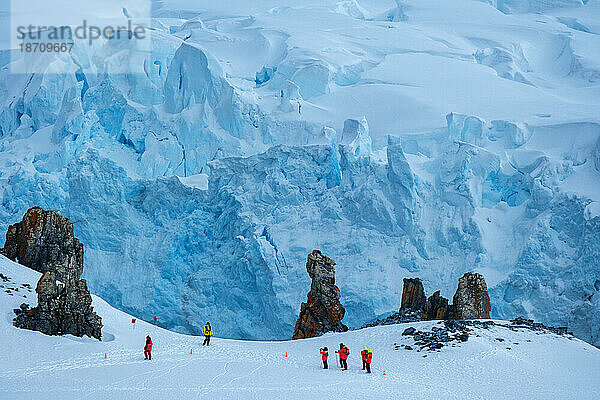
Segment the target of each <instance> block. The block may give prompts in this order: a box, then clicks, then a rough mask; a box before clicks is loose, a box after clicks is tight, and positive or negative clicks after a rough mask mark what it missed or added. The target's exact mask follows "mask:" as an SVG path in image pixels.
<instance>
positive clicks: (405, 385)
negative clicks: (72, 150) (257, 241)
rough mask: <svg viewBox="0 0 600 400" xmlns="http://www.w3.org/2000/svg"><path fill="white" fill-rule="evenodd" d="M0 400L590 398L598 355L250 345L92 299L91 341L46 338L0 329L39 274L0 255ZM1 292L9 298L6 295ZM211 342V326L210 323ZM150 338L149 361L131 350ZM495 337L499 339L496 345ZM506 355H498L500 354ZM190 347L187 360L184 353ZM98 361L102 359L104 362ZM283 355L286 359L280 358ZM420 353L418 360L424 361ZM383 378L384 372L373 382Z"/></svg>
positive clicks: (474, 343)
mask: <svg viewBox="0 0 600 400" xmlns="http://www.w3.org/2000/svg"><path fill="white" fill-rule="evenodd" d="M0 273H2V274H3V275H4V276H7V277H10V281H9V282H0V284H1V285H3V286H4V287H2V289H3V290H2V291H1V292H0V314H1V315H2V316H3V317H2V318H1V319H0V342H1V343H3V344H4V346H3V350H2V352H1V353H0V398H3V399H4V398H6V399H23V400H33V399H48V398H56V399H86V400H87V399H89V400H91V399H106V398H110V399H113V400H121V399H157V398H165V399H166V398H174V399H175V398H176V399H179V398H181V399H187V398H207V397H208V398H214V399H224V398H239V399H275V398H285V399H306V398H315V399H322V398H331V397H343V398H370V399H390V398H394V399H414V398H415V397H417V398H419V399H440V398H444V399H465V398H470V399H490V398H493V399H496V400H501V399H515V398H528V399H532V400H534V399H561V400H567V399H573V400H581V399H595V398H598V396H600V382H599V381H598V379H597V375H598V372H599V371H600V350H598V349H597V348H595V347H593V346H591V345H589V344H587V343H585V342H583V341H580V340H578V339H569V338H567V337H565V336H557V335H554V334H537V333H534V332H532V331H527V330H518V331H516V332H515V331H511V330H509V329H506V328H501V327H494V328H491V329H489V330H486V329H476V330H475V333H476V334H477V336H475V335H472V336H471V337H470V338H469V340H468V341H467V342H466V343H461V344H459V345H457V346H456V347H450V346H448V347H444V348H442V349H441V350H440V351H439V352H436V351H432V352H427V351H423V352H417V351H415V350H413V351H406V350H394V346H393V345H394V343H398V344H399V345H400V344H404V343H407V344H412V343H411V341H410V339H409V338H410V337H408V336H402V334H401V333H402V332H403V330H404V329H405V328H406V327H407V326H409V325H411V326H415V327H417V328H418V329H424V330H426V329H429V328H431V326H432V325H435V324H436V323H435V322H422V323H416V324H400V325H392V326H381V327H375V328H368V329H362V330H357V331H351V332H347V333H343V334H327V335H325V336H323V337H320V338H315V339H307V340H298V341H283V342H250V341H238V340H229V339H220V338H214V339H213V340H212V342H211V346H210V347H208V348H202V346H201V341H202V338H201V337H194V336H187V335H181V334H177V333H174V332H169V331H167V330H164V329H161V328H159V327H156V326H153V325H151V324H148V323H145V322H142V321H139V320H138V321H137V322H136V324H135V325H136V326H135V329H133V328H132V324H131V318H132V317H131V316H130V315H127V314H125V313H123V312H120V311H118V310H115V309H114V308H112V307H111V306H109V305H108V304H107V303H106V302H104V301H103V300H102V299H100V298H98V297H96V296H94V308H95V310H96V311H97V312H98V313H99V314H100V315H101V316H102V319H103V322H104V329H103V337H104V340H103V341H102V342H99V341H96V340H94V339H88V338H76V337H73V336H70V335H69V336H64V337H56V336H55V337H50V336H45V335H43V334H40V333H39V332H32V331H26V330H21V329H17V328H15V327H13V326H12V325H11V319H12V309H13V308H15V307H17V306H18V305H19V304H20V302H21V301H23V300H26V301H29V302H35V294H32V293H29V292H27V291H26V290H25V291H26V296H27V298H26V299H23V297H22V293H23V290H24V287H23V286H22V284H24V283H25V284H30V285H31V286H33V287H35V283H36V280H37V279H38V277H39V274H38V273H36V272H34V271H31V270H29V269H27V268H25V267H22V266H20V265H18V264H15V263H12V262H10V261H9V260H7V259H6V258H4V257H2V256H0ZM8 287H11V288H12V287H18V288H19V291H15V292H13V295H12V296H11V295H8V294H7V293H6V292H5V290H6V288H8ZM211 322H212V325H213V327H214V329H215V334H216V335H217V336H219V329H220V322H219V321H218V320H212V321H211ZM146 335H150V336H151V337H152V340H153V343H154V346H153V360H152V361H144V359H143V355H142V347H143V344H144V338H145V336H146ZM497 338H502V339H504V341H503V342H500V341H499V340H497ZM339 342H344V343H345V344H346V345H347V346H348V347H349V348H350V351H351V354H350V359H349V370H348V371H340V370H339V368H337V367H336V366H335V354H334V353H333V349H335V348H337V344H338V343H339ZM322 346H327V347H329V349H330V350H331V353H332V355H333V356H332V357H331V359H330V365H331V368H330V369H329V370H323V369H321V364H320V355H319V353H318V349H319V347H322ZM363 346H368V347H369V348H371V349H372V352H373V355H374V357H373V363H372V368H373V372H372V374H371V375H367V374H365V373H364V371H362V370H361V369H360V368H361V367H360V354H359V350H360V349H361V348H362V347H363ZM509 348H510V349H509ZM190 350H192V354H190ZM105 354H106V356H107V358H106V359H105V358H104V356H105ZM286 354H287V357H286ZM425 354H426V355H427V356H426V357H424V356H425ZM384 372H385V375H384Z"/></svg>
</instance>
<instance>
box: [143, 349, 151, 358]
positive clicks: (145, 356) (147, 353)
mask: <svg viewBox="0 0 600 400" xmlns="http://www.w3.org/2000/svg"><path fill="white" fill-rule="evenodd" d="M144 360H152V352H151V351H150V350H144Z"/></svg>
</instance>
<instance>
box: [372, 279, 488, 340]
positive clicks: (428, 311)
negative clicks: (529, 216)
mask: <svg viewBox="0 0 600 400" xmlns="http://www.w3.org/2000/svg"><path fill="white" fill-rule="evenodd" d="M453 301H454V304H452V305H450V304H449V302H448V299H447V298H445V297H443V296H442V295H441V294H440V291H439V290H438V291H436V292H435V293H433V294H432V295H431V296H429V298H427V299H425V291H424V289H423V284H422V283H421V280H420V279H419V278H404V286H403V287H402V305H401V307H400V311H398V312H397V313H394V314H392V315H390V316H388V317H386V318H384V319H378V320H376V321H374V322H372V323H369V324H366V325H364V326H363V328H365V327H370V326H377V325H390V324H398V323H402V322H412V321H420V320H434V319H443V320H453V319H459V320H464V319H478V318H490V310H491V305H490V297H489V295H488V290H487V285H486V283H485V279H484V278H483V276H482V275H481V274H477V273H472V272H467V273H466V274H464V276H463V277H462V278H460V279H459V280H458V289H457V290H456V294H455V295H454V298H453Z"/></svg>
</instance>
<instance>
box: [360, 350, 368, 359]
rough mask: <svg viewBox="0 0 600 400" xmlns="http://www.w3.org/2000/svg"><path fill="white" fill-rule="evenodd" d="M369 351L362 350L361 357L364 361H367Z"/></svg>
mask: <svg viewBox="0 0 600 400" xmlns="http://www.w3.org/2000/svg"><path fill="white" fill-rule="evenodd" d="M367 353H368V352H367V351H366V350H363V351H361V352H360V357H361V358H362V360H363V361H365V360H366V359H367Z"/></svg>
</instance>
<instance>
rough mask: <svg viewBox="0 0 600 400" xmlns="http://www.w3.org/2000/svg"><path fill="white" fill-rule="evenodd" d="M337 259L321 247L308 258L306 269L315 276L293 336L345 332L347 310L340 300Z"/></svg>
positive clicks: (301, 336) (305, 336) (302, 336)
mask: <svg viewBox="0 0 600 400" xmlns="http://www.w3.org/2000/svg"><path fill="white" fill-rule="evenodd" d="M334 266H335V262H334V261H333V260H332V259H331V258H329V257H327V256H326V255H324V254H321V252H320V251H319V250H313V251H312V253H310V254H309V255H308V257H307V259H306V271H307V272H308V275H309V276H310V278H311V279H312V283H311V285H310V292H308V295H307V301H306V303H302V306H301V307H300V316H299V317H298V320H297V321H296V326H295V328H294V335H293V336H292V339H303V338H309V337H315V336H318V335H321V334H323V333H325V332H332V331H333V332H345V331H347V330H348V327H347V326H346V325H344V324H342V322H341V321H342V319H343V318H344V314H345V312H346V310H345V309H344V307H343V306H342V304H341V303H340V289H339V288H338V287H337V286H336V285H335V268H334Z"/></svg>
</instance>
